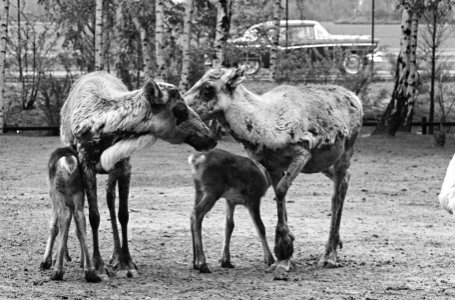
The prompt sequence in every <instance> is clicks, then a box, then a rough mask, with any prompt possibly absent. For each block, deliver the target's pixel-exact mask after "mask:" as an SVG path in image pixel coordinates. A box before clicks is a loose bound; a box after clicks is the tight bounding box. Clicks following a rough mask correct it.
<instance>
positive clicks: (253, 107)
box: [224, 85, 274, 146]
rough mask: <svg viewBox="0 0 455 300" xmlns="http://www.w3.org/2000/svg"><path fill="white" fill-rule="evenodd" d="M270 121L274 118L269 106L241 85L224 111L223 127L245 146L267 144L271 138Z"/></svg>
mask: <svg viewBox="0 0 455 300" xmlns="http://www.w3.org/2000/svg"><path fill="white" fill-rule="evenodd" d="M272 120H274V116H273V111H272V108H271V107H270V105H269V104H268V103H267V102H266V101H264V100H263V99H261V97H260V96H259V95H256V94H254V93H253V92H251V91H249V90H248V89H246V88H245V87H244V86H242V85H239V86H238V87H237V88H236V89H235V91H234V93H233V94H232V96H231V102H230V105H229V107H227V108H226V109H225V110H224V121H225V125H226V126H227V127H228V130H229V131H230V133H231V135H232V136H233V137H234V138H235V139H237V140H238V141H239V142H241V143H243V144H244V145H245V146H247V144H250V143H251V144H254V145H259V144H268V143H267V141H268V140H270V139H272V136H273V133H272V132H271V131H273V128H271V126H270V121H272ZM272 127H273V126H272ZM268 146H270V145H268Z"/></svg>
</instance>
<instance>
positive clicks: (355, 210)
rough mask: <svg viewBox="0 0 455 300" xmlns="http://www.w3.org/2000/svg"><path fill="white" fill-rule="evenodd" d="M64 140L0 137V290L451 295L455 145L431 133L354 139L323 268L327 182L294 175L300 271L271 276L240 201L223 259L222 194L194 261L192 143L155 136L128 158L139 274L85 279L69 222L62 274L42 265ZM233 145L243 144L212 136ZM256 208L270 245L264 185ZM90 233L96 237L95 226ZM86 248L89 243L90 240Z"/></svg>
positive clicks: (3, 293)
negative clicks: (50, 178) (333, 248)
mask: <svg viewBox="0 0 455 300" xmlns="http://www.w3.org/2000/svg"><path fill="white" fill-rule="evenodd" d="M58 146H60V141H59V140H58V138H57V137H27V136H14V135H5V136H0V191H1V193H0V258H1V261H2V262H3V263H4V265H3V267H2V268H0V298H1V299H3V298H7V299H9V298H19V299H28V298H40V299H86V298H97V299H154V298H156V299H164V298H166V299H267V298H269V299H278V298H286V299H424V298H425V299H453V298H454V297H455V288H454V287H455V278H454V276H453V274H454V272H455V251H454V248H455V242H454V235H455V222H454V219H453V216H450V215H449V214H447V213H446V212H445V211H443V210H442V209H441V208H440V207H439V203H438V201H437V198H436V195H437V193H438V191H439V188H440V186H441V183H442V180H443V177H444V174H445V169H446V167H447V164H448V163H449V161H450V159H451V157H452V155H453V153H454V152H455V151H454V150H455V140H454V139H453V138H449V140H448V143H447V146H446V148H445V149H440V148H434V147H433V141H432V137H427V136H417V135H408V134H399V135H398V136H397V137H395V138H385V137H366V136H364V137H361V138H359V140H358V142H357V147H356V150H357V151H356V153H355V155H354V158H353V161H352V166H351V169H350V171H351V183H350V186H349V190H348V193H347V197H346V199H347V200H346V203H345V208H344V214H343V219H342V224H341V237H342V240H343V243H344V247H343V249H342V250H341V251H339V257H340V260H341V262H342V263H343V267H341V268H337V269H319V268H318V267H317V261H318V258H319V255H320V254H321V253H322V251H323V248H324V244H325V242H326V240H327V237H328V229H329V221H330V197H331V193H332V183H331V182H330V181H329V180H328V179H327V178H326V177H324V176H323V175H321V174H315V175H300V176H299V177H298V178H297V179H296V181H295V182H294V184H293V185H292V187H291V189H290V191H289V194H288V197H287V199H288V214H289V225H290V228H291V230H292V232H293V234H294V235H295V237H296V240H295V244H294V246H295V253H294V259H295V262H296V264H297V268H296V270H294V271H292V273H291V274H290V276H289V280H288V281H273V280H272V279H273V275H272V274H270V273H267V272H266V266H265V265H264V264H263V263H262V248H261V245H260V242H259V238H258V237H257V235H256V232H255V230H254V227H253V224H252V221H251V220H250V217H249V215H248V213H247V211H246V209H244V208H242V207H239V208H237V210H236V215H235V222H236V227H235V229H234V233H233V237H232V244H231V254H232V263H233V264H234V265H235V266H236V268H235V269H223V268H221V267H219V263H218V259H219V258H220V254H221V246H222V241H223V234H224V200H220V201H219V202H218V203H217V205H216V206H215V208H214V209H213V210H212V211H211V212H210V213H209V214H208V215H207V217H206V219H205V221H204V224H203V239H204V250H205V254H206V256H207V260H208V262H209V266H210V267H211V269H212V271H213V273H212V274H199V273H198V272H197V271H195V270H193V269H192V246H191V234H190V230H189V228H190V223H189V216H190V212H191V209H192V205H193V192H194V191H193V187H192V180H191V175H190V167H189V165H188V164H187V156H188V155H189V154H190V153H192V152H193V150H192V149H191V148H190V147H189V146H176V145H169V144H167V143H164V142H158V143H157V144H155V145H154V146H153V147H152V148H150V149H147V150H144V151H141V152H138V153H137V154H136V155H135V156H134V158H133V177H132V187H131V194H130V223H129V224H130V226H129V236H130V249H131V253H132V256H133V259H134V260H135V262H136V264H137V266H138V268H139V274H140V277H139V278H136V279H119V278H115V277H112V278H110V280H109V281H107V282H103V283H99V284H89V283H86V282H85V281H84V278H83V271H82V270H81V269H80V268H79V248H78V243H77V239H76V237H75V234H74V225H73V226H72V229H71V234H70V240H69V251H70V254H71V256H72V258H73V260H72V261H71V262H69V263H66V273H65V280H64V281H63V282H52V281H49V280H48V278H49V274H50V271H40V270H39V264H40V260H41V257H42V255H43V253H44V248H45V243H46V237H47V227H48V219H49V216H50V213H51V202H50V199H49V198H48V195H47V179H46V163H47V160H48V158H49V155H50V153H51V152H52V151H53V149H55V148H56V147H58ZM219 147H220V148H222V149H226V150H229V151H232V152H235V153H238V154H244V152H243V150H242V148H241V146H239V145H238V144H236V143H235V142H233V141H232V140H229V139H226V140H224V141H222V142H221V143H220V145H219ZM105 180H106V177H105V176H99V177H98V196H99V205H100V212H101V226H100V247H101V250H102V255H103V258H104V260H105V261H108V260H109V258H110V255H111V254H112V250H113V246H112V235H111V230H110V222H109V221H108V220H109V214H108V210H107V207H106V203H105V195H104V185H105ZM261 212H262V217H263V220H264V223H265V226H266V230H267V234H268V240H269V243H270V245H271V246H272V247H273V237H274V226H275V223H276V212H275V203H274V201H273V196H272V193H271V191H270V190H269V192H268V193H267V195H266V197H265V198H264V199H263V204H262V209H261ZM88 233H89V239H91V235H90V230H89V231H88ZM90 251H91V249H90Z"/></svg>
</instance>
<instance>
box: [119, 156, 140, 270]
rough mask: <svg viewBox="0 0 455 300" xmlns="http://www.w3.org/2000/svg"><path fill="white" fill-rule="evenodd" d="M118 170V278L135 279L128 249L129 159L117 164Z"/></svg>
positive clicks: (134, 266) (134, 267)
mask: <svg viewBox="0 0 455 300" xmlns="http://www.w3.org/2000/svg"><path fill="white" fill-rule="evenodd" d="M117 165H118V168H120V170H119V172H120V174H119V177H118V190H119V209H118V219H119V221H120V225H121V226H122V248H121V249H120V257H119V266H118V268H117V269H118V271H117V276H118V277H137V276H138V273H137V268H136V265H135V264H134V262H133V259H132V258H131V255H130V250H129V247H128V221H129V212H128V194H129V191H130V180H131V163H130V159H129V158H127V159H124V160H122V161H120V162H118V163H117Z"/></svg>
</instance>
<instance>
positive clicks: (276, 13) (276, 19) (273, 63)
mask: <svg viewBox="0 0 455 300" xmlns="http://www.w3.org/2000/svg"><path fill="white" fill-rule="evenodd" d="M280 15H281V1H280V0H275V4H274V7H273V23H274V29H275V31H274V34H273V37H272V47H271V48H270V73H269V76H270V77H269V79H270V80H272V81H273V80H275V77H276V70H277V54H278V42H279V37H280Z"/></svg>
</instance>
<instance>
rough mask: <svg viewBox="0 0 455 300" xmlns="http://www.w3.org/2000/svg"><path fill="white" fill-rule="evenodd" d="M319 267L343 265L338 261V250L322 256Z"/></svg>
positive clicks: (329, 267)
mask: <svg viewBox="0 0 455 300" xmlns="http://www.w3.org/2000/svg"><path fill="white" fill-rule="evenodd" d="M318 267H320V268H328V269H331V268H338V267H342V265H341V264H340V263H339V262H338V261H337V254H336V252H330V253H328V254H323V255H322V256H321V258H320V259H319V262H318Z"/></svg>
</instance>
